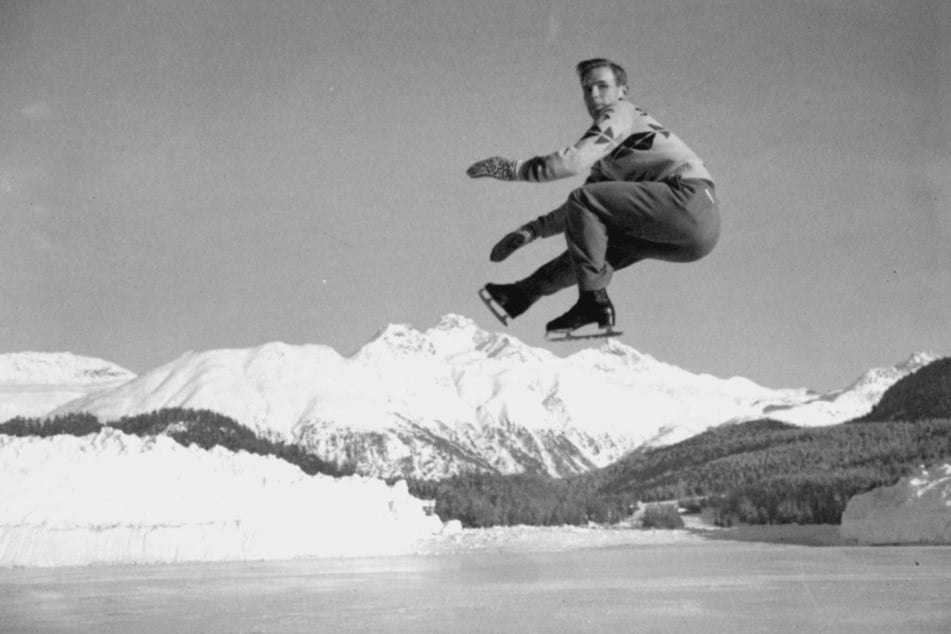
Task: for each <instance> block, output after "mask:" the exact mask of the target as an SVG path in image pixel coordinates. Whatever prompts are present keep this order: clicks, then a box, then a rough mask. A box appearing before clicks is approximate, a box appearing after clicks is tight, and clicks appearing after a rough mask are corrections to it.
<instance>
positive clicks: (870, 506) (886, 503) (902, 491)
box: [840, 461, 951, 544]
mask: <svg viewBox="0 0 951 634" xmlns="http://www.w3.org/2000/svg"><path fill="white" fill-rule="evenodd" d="M840 530H841V534H842V537H843V538H844V539H848V540H855V541H858V542H861V543H863V544H951V461H949V462H945V463H944V464H937V465H934V466H932V467H930V468H924V467H922V468H921V469H920V470H919V471H918V473H916V474H915V475H913V476H911V477H908V478H903V479H902V480H901V481H899V482H898V483H897V484H895V485H893V486H890V487H881V488H878V489H873V490H872V491H869V492H867V493H863V494H861V495H856V496H855V497H853V498H852V499H851V500H849V503H848V505H847V506H846V508H845V512H844V513H843V514H842V526H841V529H840Z"/></svg>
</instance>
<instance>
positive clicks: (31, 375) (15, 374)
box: [0, 352, 135, 422]
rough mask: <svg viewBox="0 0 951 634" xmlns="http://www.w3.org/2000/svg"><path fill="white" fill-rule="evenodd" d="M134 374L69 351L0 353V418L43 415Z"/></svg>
mask: <svg viewBox="0 0 951 634" xmlns="http://www.w3.org/2000/svg"><path fill="white" fill-rule="evenodd" d="M134 378H135V374H133V373H132V372H130V371H129V370H126V369H125V368H122V367H120V366H118V365H116V364H114V363H110V362H108V361H103V360H102V359H96V358H92V357H82V356H78V355H75V354H70V353H68V352H11V353H7V354H0V422H3V421H6V420H9V419H11V418H15V417H17V416H24V417H27V418H34V417H39V416H44V415H46V414H47V413H48V412H49V411H50V410H52V409H54V408H56V407H58V406H60V405H62V404H64V403H68V402H69V401H73V400H75V399H77V398H81V397H83V396H86V395H89V394H94V393H97V392H101V391H104V390H109V389H112V388H114V387H118V386H119V385H122V384H123V383H126V382H128V381H131V380H132V379H134Z"/></svg>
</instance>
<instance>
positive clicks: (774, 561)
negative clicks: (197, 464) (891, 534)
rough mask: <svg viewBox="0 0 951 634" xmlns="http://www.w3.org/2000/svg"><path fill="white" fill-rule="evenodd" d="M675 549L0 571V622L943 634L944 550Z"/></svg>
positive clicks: (727, 542) (800, 541)
mask: <svg viewBox="0 0 951 634" xmlns="http://www.w3.org/2000/svg"><path fill="white" fill-rule="evenodd" d="M830 528H831V527H830ZM678 533H679V536H676V537H673V536H671V537H667V536H662V537H652V536H651V534H645V536H643V537H638V538H637V539H636V540H634V541H626V542H623V543H621V542H612V541H611V540H608V539H603V538H602V539H594V540H589V539H587V538H586V536H585V534H584V533H583V532H579V531H567V532H565V533H563V534H564V535H566V537H565V538H561V537H558V535H561V534H562V533H559V532H557V531H555V532H553V531H543V532H531V531H529V532H522V533H519V532H518V531H514V532H512V531H509V532H495V533H472V534H475V535H478V536H477V537H469V536H468V535H472V534H470V533H468V532H466V534H465V535H460V536H457V538H456V539H454V540H452V541H451V542H446V541H443V542H441V543H439V544H434V545H431V546H430V547H428V548H426V549H424V552H423V553H422V554H416V555H410V556H398V557H375V558H356V559H309V560H296V561H278V562H250V563H249V562H235V563H215V564H208V563H205V564H191V565H174V566H101V567H96V566H93V567H76V568H58V569H7V570H0V622H2V623H3V627H2V629H3V631H4V632H92V631H95V632H186V631H187V632H325V631H335V632H338V631H339V632H595V631H623V632H629V631H639V632H667V631H676V632H726V631H730V632H797V631H798V632H899V631H900V632H947V631H949V630H951V599H949V591H948V589H949V588H951V548H949V547H909V546H904V547H860V546H848V545H842V544H840V543H836V540H835V538H834V537H832V536H831V534H829V533H828V532H827V533H826V534H825V535H824V536H823V534H821V533H820V534H818V536H813V537H806V536H804V534H796V535H793V537H792V538H790V534H789V533H788V532H787V533H774V534H773V536H772V537H769V536H767V538H762V537H759V538H758V537H756V536H755V535H753V534H751V533H743V532H742V531H738V532H737V531H734V532H732V533H731V532H721V533H711V534H709V535H706V536H698V535H695V534H694V535H690V534H685V533H683V532H678ZM758 534H759V535H762V533H758ZM588 536H589V537H590V535H588ZM582 539H583V540H584V542H587V543H588V544H594V545H595V546H596V547H594V548H591V547H587V546H585V544H584V542H582V541H580V540H582Z"/></svg>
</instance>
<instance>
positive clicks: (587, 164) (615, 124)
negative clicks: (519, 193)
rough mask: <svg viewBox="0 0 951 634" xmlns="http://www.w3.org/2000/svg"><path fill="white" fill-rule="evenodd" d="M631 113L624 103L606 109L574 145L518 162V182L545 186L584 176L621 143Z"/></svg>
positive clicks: (632, 113) (626, 103) (629, 125)
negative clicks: (554, 181)
mask: <svg viewBox="0 0 951 634" xmlns="http://www.w3.org/2000/svg"><path fill="white" fill-rule="evenodd" d="M634 112H635V110H634V107H633V105H631V104H630V103H629V102H626V101H622V102H620V103H617V104H615V105H613V106H610V107H609V108H606V109H605V110H604V111H603V112H601V113H600V114H599V115H598V118H597V119H595V121H594V123H593V124H592V125H591V127H590V128H588V131H587V132H585V133H584V136H582V137H581V139H579V140H578V142H577V143H575V144H574V145H572V146H570V147H567V148H565V149H563V150H559V151H558V152H553V153H552V154H547V155H545V156H536V157H534V158H530V159H528V160H527V161H520V162H519V163H518V166H517V168H516V173H517V179H518V180H522V181H531V182H535V183H544V182H547V181H552V180H556V179H559V178H568V177H570V176H576V175H578V174H582V173H585V172H587V171H588V170H590V169H591V167H592V166H593V165H594V164H595V163H597V162H598V161H599V160H601V159H602V158H604V157H605V156H607V155H608V154H609V153H611V152H612V151H613V150H614V149H615V148H616V147H617V146H618V144H619V143H620V142H621V141H623V140H624V138H625V137H626V136H627V134H628V133H629V131H630V130H631V127H632V125H633V115H634Z"/></svg>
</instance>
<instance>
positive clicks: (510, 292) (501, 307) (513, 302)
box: [479, 283, 538, 326]
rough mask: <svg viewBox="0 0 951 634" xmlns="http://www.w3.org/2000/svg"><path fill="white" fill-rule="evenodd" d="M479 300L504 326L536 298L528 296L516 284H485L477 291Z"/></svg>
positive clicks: (526, 308)
mask: <svg viewBox="0 0 951 634" xmlns="http://www.w3.org/2000/svg"><path fill="white" fill-rule="evenodd" d="M479 298H480V299H481V300H482V302H483V303H484V304H485V305H486V307H487V308H488V309H489V311H491V313H492V314H493V315H495V318H496V319H498V320H499V321H501V322H502V324H503V325H504V326H508V325H509V323H508V322H509V320H510V319H515V318H516V317H518V316H519V315H521V314H522V313H524V312H525V311H526V310H528V307H529V306H531V305H532V304H534V303H535V300H537V299H538V298H537V297H535V296H532V295H529V294H528V293H526V292H525V291H523V290H522V289H520V288H519V287H518V285H517V284H492V283H489V284H486V285H485V286H484V287H482V288H480V289H479Z"/></svg>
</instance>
